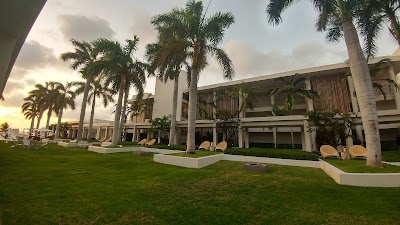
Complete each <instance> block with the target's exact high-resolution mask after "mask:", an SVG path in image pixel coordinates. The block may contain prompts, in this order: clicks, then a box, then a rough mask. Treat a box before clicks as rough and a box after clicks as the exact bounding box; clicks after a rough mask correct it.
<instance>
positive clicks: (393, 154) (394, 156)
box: [382, 150, 400, 162]
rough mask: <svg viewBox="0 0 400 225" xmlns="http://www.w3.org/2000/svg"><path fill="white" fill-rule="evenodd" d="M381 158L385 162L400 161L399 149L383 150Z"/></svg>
mask: <svg viewBox="0 0 400 225" xmlns="http://www.w3.org/2000/svg"><path fill="white" fill-rule="evenodd" d="M382 160H383V161H387V162H400V151H399V150H397V151H384V152H382Z"/></svg>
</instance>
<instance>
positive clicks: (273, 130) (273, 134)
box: [272, 127, 278, 148]
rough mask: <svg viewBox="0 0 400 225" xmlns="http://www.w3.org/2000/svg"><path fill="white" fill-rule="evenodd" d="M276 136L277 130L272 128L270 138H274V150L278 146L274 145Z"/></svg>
mask: <svg viewBox="0 0 400 225" xmlns="http://www.w3.org/2000/svg"><path fill="white" fill-rule="evenodd" d="M276 134H277V129H276V127H273V128H272V136H273V138H274V148H276V147H277V145H278V143H276Z"/></svg>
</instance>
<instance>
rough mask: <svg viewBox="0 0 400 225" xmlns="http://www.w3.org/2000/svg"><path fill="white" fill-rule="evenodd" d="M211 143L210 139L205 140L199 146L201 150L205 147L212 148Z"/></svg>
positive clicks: (206, 148)
mask: <svg viewBox="0 0 400 225" xmlns="http://www.w3.org/2000/svg"><path fill="white" fill-rule="evenodd" d="M210 146H211V143H210V142H209V141H203V143H201V145H200V146H199V150H201V149H203V150H205V151H208V150H210Z"/></svg>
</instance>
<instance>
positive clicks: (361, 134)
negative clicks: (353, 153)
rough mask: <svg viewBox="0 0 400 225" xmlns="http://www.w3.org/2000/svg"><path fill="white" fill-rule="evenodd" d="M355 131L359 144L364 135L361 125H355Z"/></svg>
mask: <svg viewBox="0 0 400 225" xmlns="http://www.w3.org/2000/svg"><path fill="white" fill-rule="evenodd" d="M356 133H357V138H358V140H360V141H361V144H363V143H364V136H363V132H362V126H361V125H357V126H356Z"/></svg>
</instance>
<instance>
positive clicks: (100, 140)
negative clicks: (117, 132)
mask: <svg viewBox="0 0 400 225" xmlns="http://www.w3.org/2000/svg"><path fill="white" fill-rule="evenodd" d="M106 139H107V137H102V138H100V139H99V140H98V142H100V143H101V142H103V141H105V140H106Z"/></svg>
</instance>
